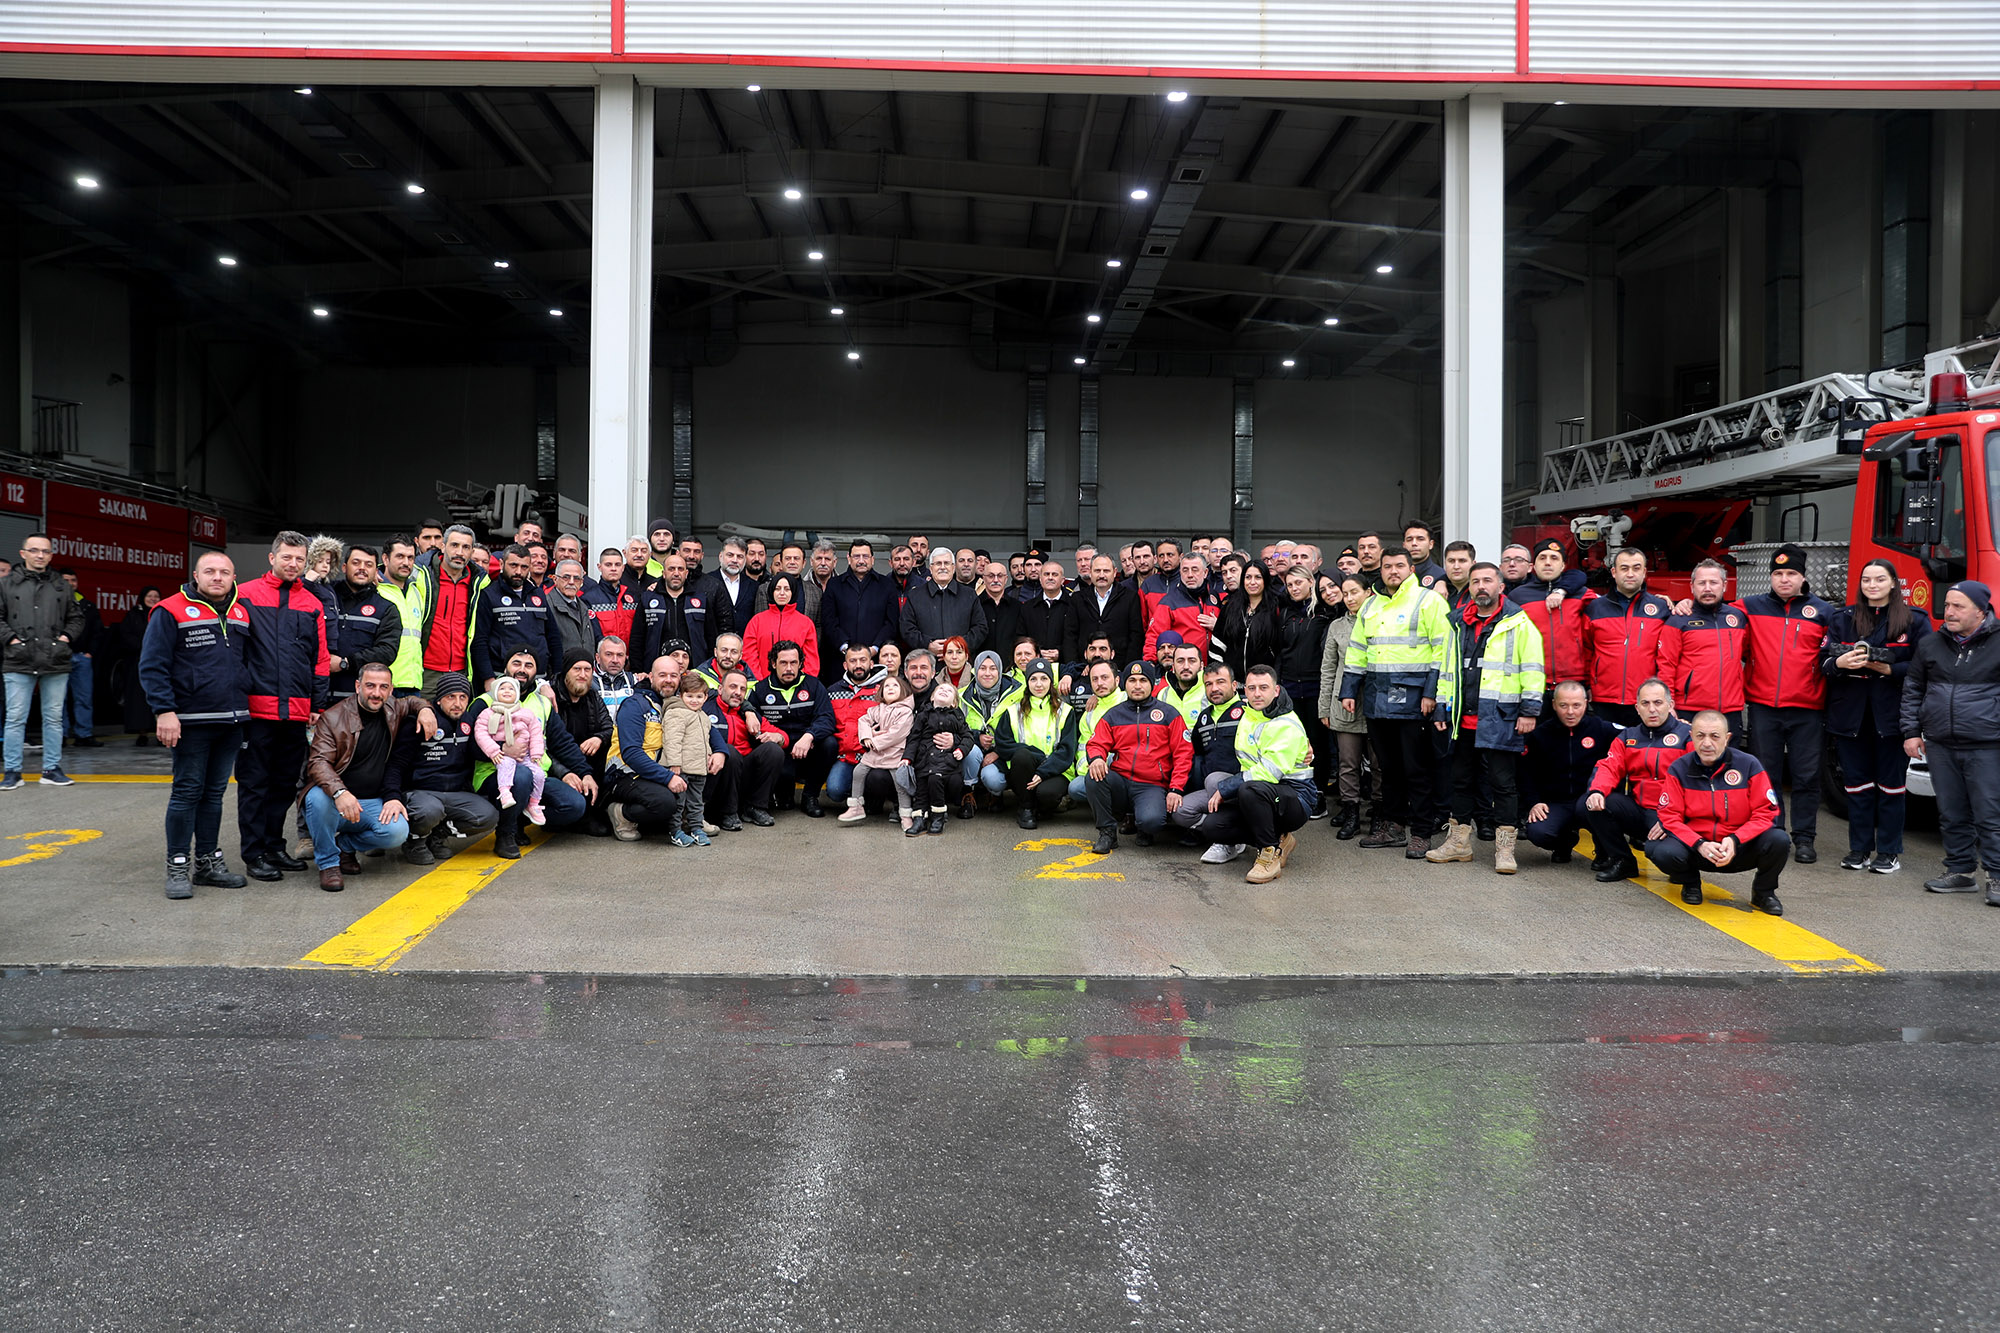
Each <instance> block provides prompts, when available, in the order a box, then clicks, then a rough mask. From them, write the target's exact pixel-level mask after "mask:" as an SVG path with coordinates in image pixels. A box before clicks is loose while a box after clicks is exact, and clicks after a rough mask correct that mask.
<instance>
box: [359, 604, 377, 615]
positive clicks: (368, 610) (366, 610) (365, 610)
mask: <svg viewBox="0 0 2000 1333" xmlns="http://www.w3.org/2000/svg"><path fill="white" fill-rule="evenodd" d="M361 614H362V615H364V616H372V615H374V614H375V608H374V607H372V606H364V607H362V608H361Z"/></svg>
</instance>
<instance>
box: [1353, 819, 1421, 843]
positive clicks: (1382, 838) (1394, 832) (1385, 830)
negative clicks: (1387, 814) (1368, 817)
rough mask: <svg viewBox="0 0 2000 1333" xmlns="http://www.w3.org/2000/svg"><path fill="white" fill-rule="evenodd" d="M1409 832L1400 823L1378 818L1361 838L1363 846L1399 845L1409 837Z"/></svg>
mask: <svg viewBox="0 0 2000 1333" xmlns="http://www.w3.org/2000/svg"><path fill="white" fill-rule="evenodd" d="M1409 836H1410V835H1409V833H1408V832H1407V831H1405V830H1404V828H1403V826H1402V825H1401V824H1397V823H1392V822H1391V821H1389V820H1386V819H1378V820H1376V821H1375V826H1374V827H1373V828H1371V829H1369V830H1368V836H1367V837H1365V838H1363V839H1362V840H1361V845H1362V846H1363V847H1401V846H1402V845H1403V843H1404V842H1405V841H1407V840H1408V838H1409Z"/></svg>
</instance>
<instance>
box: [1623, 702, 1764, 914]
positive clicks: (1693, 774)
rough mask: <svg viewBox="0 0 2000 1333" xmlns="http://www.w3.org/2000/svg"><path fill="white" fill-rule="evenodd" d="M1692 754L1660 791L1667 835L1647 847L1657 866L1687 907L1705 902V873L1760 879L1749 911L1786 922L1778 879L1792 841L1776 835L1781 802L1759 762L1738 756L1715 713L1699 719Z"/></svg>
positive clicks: (1752, 886) (1670, 772) (1670, 771)
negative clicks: (1746, 873)
mask: <svg viewBox="0 0 2000 1333" xmlns="http://www.w3.org/2000/svg"><path fill="white" fill-rule="evenodd" d="M1692 730H1693V735H1692V736H1691V737H1690V738H1689V743H1690V744H1691V745H1692V746H1693V747H1694V749H1693V752H1692V753H1689V754H1684V755H1682V756H1681V757H1680V758H1679V759H1676V760H1675V761H1674V762H1673V764H1672V766H1671V767H1669V768H1668V769H1667V778H1666V782H1665V783H1664V784H1663V785H1662V787H1661V791H1660V829H1661V831H1662V832H1663V833H1664V834H1665V835H1666V836H1665V837H1661V838H1653V839H1650V840H1648V841H1647V843H1646V855H1647V856H1649V857H1651V858H1652V861H1653V864H1654V865H1656V866H1658V867H1659V868H1660V870H1661V872H1662V873H1664V874H1665V875H1667V876H1668V877H1669V878H1670V879H1672V880H1673V881H1674V882H1675V883H1676V884H1678V885H1680V886H1681V901H1682V902H1684V903H1688V904H1697V903H1699V902H1701V877H1702V873H1703V872H1704V871H1719V872H1721V873H1722V874H1725V875H1728V874H1736V873H1739V872H1742V871H1745V870H1754V871H1756V877H1755V878H1754V879H1752V880H1751V881H1750V904H1751V906H1753V907H1755V908H1757V909H1758V910H1759V911H1764V912H1769V913H1770V914H1771V915H1772V916H1783V915H1784V914H1785V909H1784V905H1783V904H1782V903H1780V902H1779V901H1778V876H1779V875H1780V874H1781V873H1783V871H1784V869H1785V862H1786V859H1787V857H1789V856H1790V854H1791V850H1792V840H1791V839H1790V838H1789V837H1787V836H1786V834H1785V831H1784V830H1783V829H1781V828H1778V827H1776V824H1777V818H1778V794H1777V793H1776V792H1775V791H1773V790H1771V779H1770V778H1769V777H1768V776H1766V774H1765V772H1764V766H1763V765H1762V764H1760V763H1758V762H1757V759H1756V757H1755V756H1754V755H1751V754H1749V753H1748V752H1746V751H1743V750H1737V749H1733V748H1731V746H1730V744H1729V739H1730V737H1729V722H1728V719H1726V718H1724V717H1723V715H1722V714H1720V713H1718V712H1715V711H1714V710H1712V709H1711V710H1707V711H1704V712H1700V713H1696V714H1695V717H1694V722H1693V724H1692Z"/></svg>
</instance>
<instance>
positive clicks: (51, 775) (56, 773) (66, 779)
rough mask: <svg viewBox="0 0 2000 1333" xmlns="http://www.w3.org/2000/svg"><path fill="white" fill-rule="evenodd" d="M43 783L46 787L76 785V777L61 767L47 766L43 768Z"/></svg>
mask: <svg viewBox="0 0 2000 1333" xmlns="http://www.w3.org/2000/svg"><path fill="white" fill-rule="evenodd" d="M42 785H43V786H46V787H74V786H75V785H76V779H75V778H72V777H71V776H70V775H69V774H67V773H65V772H63V771H62V769H60V768H45V769H43V770H42Z"/></svg>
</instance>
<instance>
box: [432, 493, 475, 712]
mask: <svg viewBox="0 0 2000 1333" xmlns="http://www.w3.org/2000/svg"><path fill="white" fill-rule="evenodd" d="M473 545H474V539H473V535H472V529H471V528H468V527H466V526H465V525H464V524H461V523H454V524H452V525H451V526H450V527H449V528H446V529H445V533H444V546H443V548H442V551H443V554H442V555H441V556H440V557H439V559H438V561H437V563H436V564H434V565H425V566H423V567H421V568H420V570H419V571H418V573H419V576H420V577H421V578H422V579H423V583H424V688H425V689H426V690H430V689H435V688H437V682H438V679H439V677H441V676H443V675H445V674H446V673H448V672H449V673H460V674H463V675H465V676H466V677H468V678H470V677H472V676H475V675H477V674H479V673H478V668H477V667H476V666H475V665H474V664H473V660H472V631H473V626H474V622H475V621H476V620H477V619H478V617H477V615H476V614H475V613H476V611H477V608H478V606H479V598H480V595H481V594H482V593H484V592H485V590H486V570H485V569H484V568H483V567H481V566H479V565H477V564H475V563H474V562H473V559H472V550H473Z"/></svg>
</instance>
